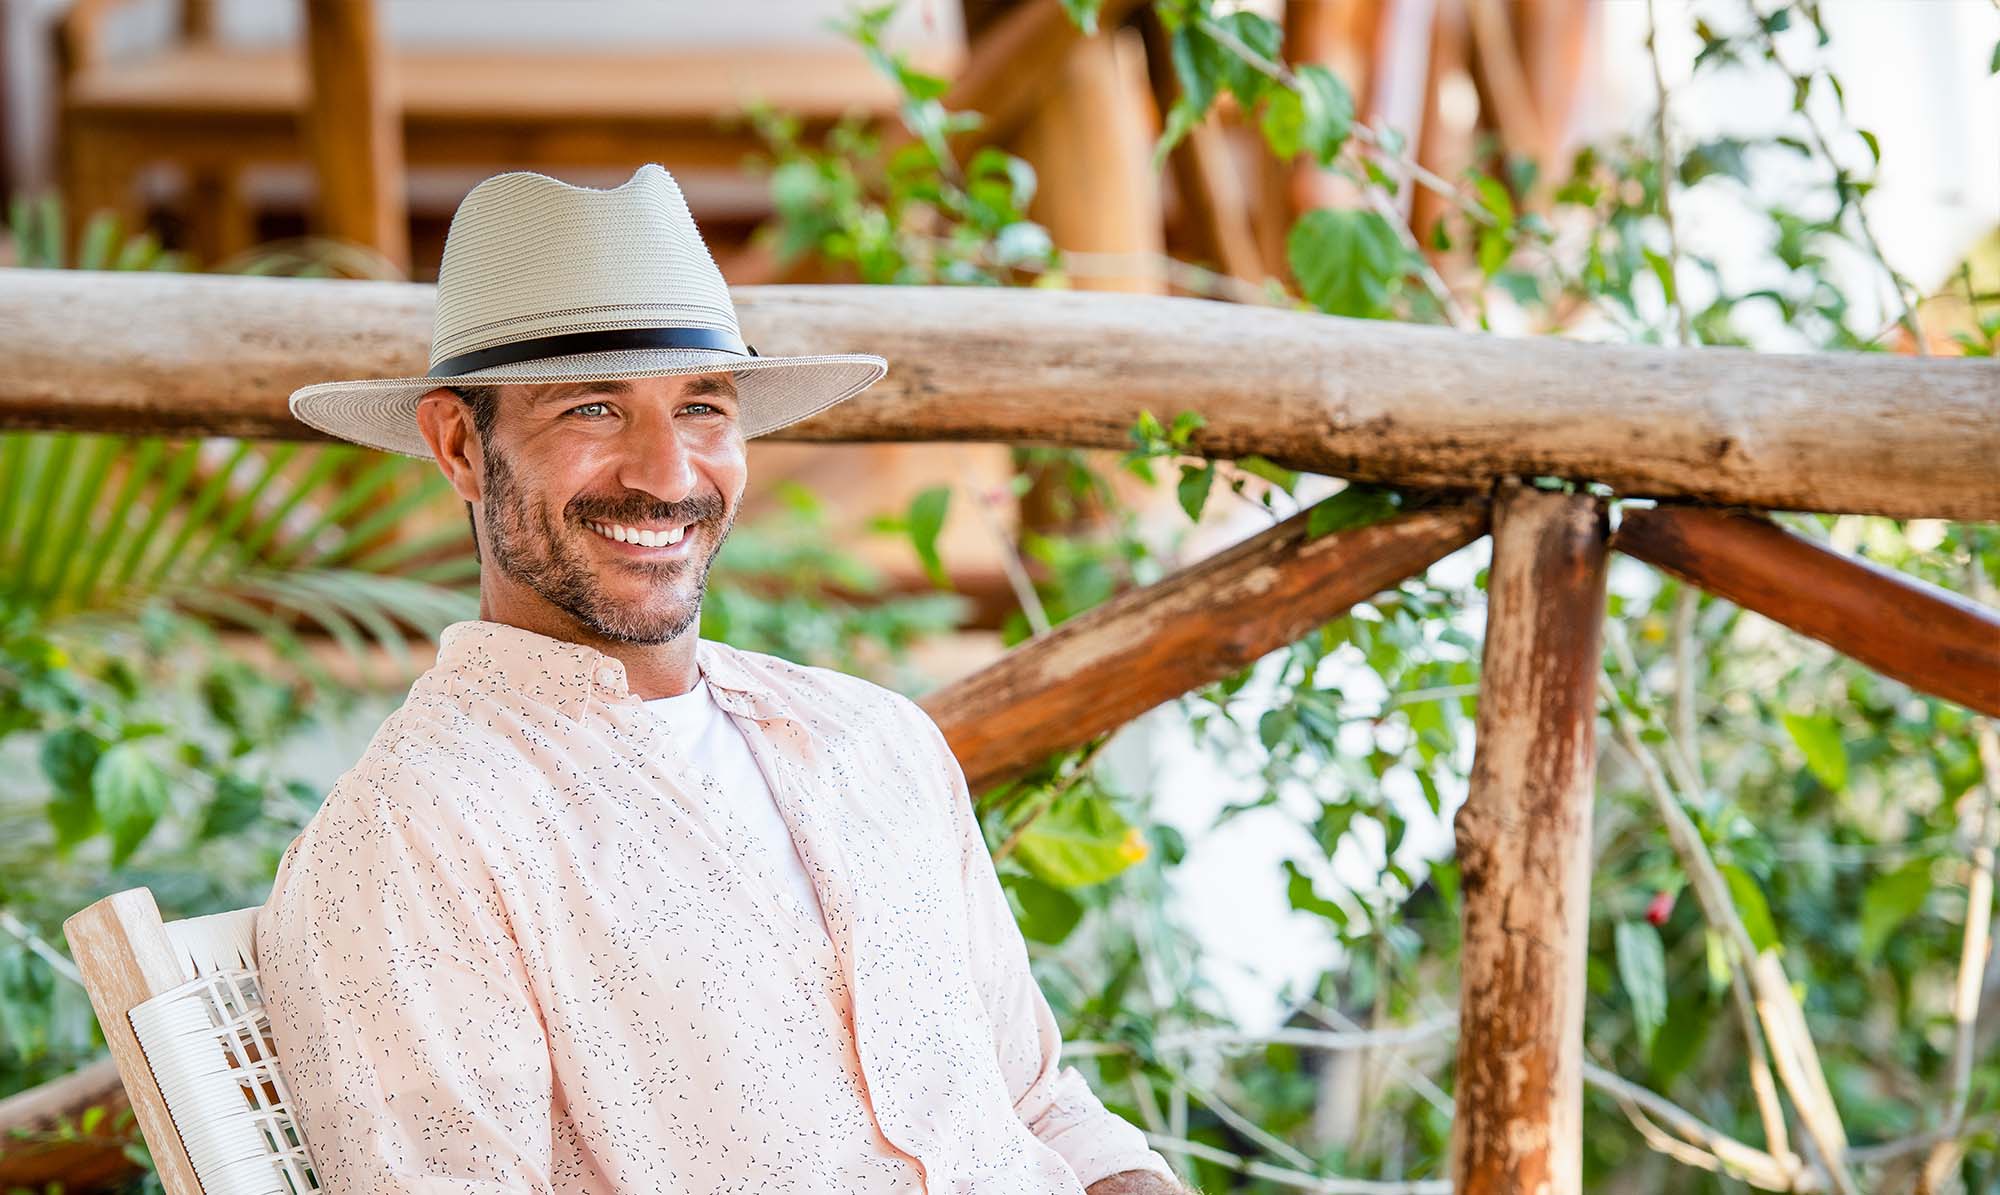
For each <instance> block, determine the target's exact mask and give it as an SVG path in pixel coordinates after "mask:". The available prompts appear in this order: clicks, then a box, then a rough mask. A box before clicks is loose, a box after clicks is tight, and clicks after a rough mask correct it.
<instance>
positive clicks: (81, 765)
mask: <svg viewBox="0 0 2000 1195" xmlns="http://www.w3.org/2000/svg"><path fill="white" fill-rule="evenodd" d="M103 753H104V744H103V743H102V742H100V741H99V740H98V738H97V736H96V735H94V734H92V733H90V732H89V731H88V730H85V729H84V728H82V727H80V726H65V727H63V728H62V729H61V730H58V731H55V732H54V733H52V734H50V735H49V736H48V737H47V738H44V739H43V740H42V749H41V764H42V774H43V775H45V776H47V777H48V780H49V784H50V786H51V787H53V788H54V789H55V795H54V797H52V798H51V799H50V801H49V803H48V806H47V809H46V812H47V816H48V819H49V824H50V825H52V826H53V827H54V828H55V832H56V842H55V845H56V850H57V851H58V852H62V853H67V851H68V850H69V848H70V847H72V846H74V845H75V844H77V843H79V842H82V841H83V840H84V839H86V838H89V837H90V836H91V835H92V834H95V833H97V831H98V828H99V826H100V824H101V823H100V822H99V820H98V816H97V800H96V797H95V796H94V795H93V794H92V792H91V787H90V776H91V773H92V772H93V771H94V770H95V769H96V767H97V760H98V757H99V756H101V755H102V754H103Z"/></svg>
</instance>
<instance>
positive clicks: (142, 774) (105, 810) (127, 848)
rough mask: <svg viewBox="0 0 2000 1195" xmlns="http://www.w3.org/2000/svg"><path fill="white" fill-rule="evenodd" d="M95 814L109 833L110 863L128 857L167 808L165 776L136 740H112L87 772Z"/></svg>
mask: <svg viewBox="0 0 2000 1195" xmlns="http://www.w3.org/2000/svg"><path fill="white" fill-rule="evenodd" d="M90 784H91V791H92V795H93V796H94V797H95V799H96V802H97V814H98V816H99V817H101V818H103V819H104V828H105V829H106V830H108V831H109V832H110V834H111V866H113V867H119V866H122V865H123V864H124V862H125V860H127V859H129V858H131V856H132V852H133V851H134V850H136V849H137V848H138V846H139V844H140V843H141V842H144V841H145V839H146V835H148V834H150V833H152V831H153V825H154V823H156V822H158V821H159V819H160V814H162V813H164V812H166V808H167V777H166V773H164V772H162V771H161V770H160V765H159V764H157V763H154V762H153V760H152V759H151V758H149V757H148V756H147V755H146V754H145V753H144V750H143V747H142V744H140V743H137V742H124V743H116V744H113V745H112V746H111V748H110V749H109V750H107V751H105V753H104V754H103V756H102V757H101V758H99V759H98V761H97V767H96V768H95V769H93V770H92V772H91V775H90Z"/></svg>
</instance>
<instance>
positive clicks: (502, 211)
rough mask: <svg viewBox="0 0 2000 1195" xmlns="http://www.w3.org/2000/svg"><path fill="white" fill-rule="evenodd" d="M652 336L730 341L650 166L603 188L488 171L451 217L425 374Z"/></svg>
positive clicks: (715, 291)
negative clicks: (538, 348) (621, 333)
mask: <svg viewBox="0 0 2000 1195" xmlns="http://www.w3.org/2000/svg"><path fill="white" fill-rule="evenodd" d="M659 327H687V328H708V329H713V330H715V331H719V332H725V333H727V334H728V335H730V336H732V337H740V335H741V332H740V331H739V329H738V327H737V323H736V307H735V305H734V304H733V303H732V302H731V301H730V298H729V285H728V283H726V282H725V281H723V277H722V271H721V270H720V269H718V268H717V267H716V264H715V259H714V258H713V257H712V256H710V255H709V252H708V246H707V245H706V244H705V243H704V242H703V241H702V238H701V231H700V230H699V229H698V228H696V227H695V222H694V216H693V214H692V213H690V212H689V211H688V206H687V199H686V198H685V197H684V196H683V195H682V194H681V189H680V184H679V183H677V182H675V181H674V176H673V175H671V174H669V173H668V172H667V171H666V169H665V168H664V167H662V166H660V165H658V164H657V163H651V162H649V163H647V164H646V165H644V166H641V167H640V168H639V169H638V170H637V171H636V172H634V173H633V175H632V177H631V178H630V179H628V180H626V181H625V182H623V183H621V184H619V185H618V186H616V187H613V188H610V189H608V190H606V189H600V188H596V187H578V186H573V185H571V184H569V183H566V182H563V181H562V180H560V179H555V178H551V177H549V176H548V175H546V174H537V173H535V172H534V171H531V170H517V171H510V172H508V173H506V174H496V175H494V176H493V177H491V178H489V179H486V180H485V181H484V182H481V183H480V184H479V185H478V186H476V187H474V188H472V190H471V191H470V192H468V193H467V194H466V196H465V199H464V200H463V201H461V202H460V203H459V205H458V210H457V211H456V212H455V213H453V215H452V218H451V228H450V230H449V231H448V232H447V233H446V234H445V245H444V260H443V262H442V264H441V265H440V266H439V267H438V285H437V307H436V310H435V313H434V314H433V316H432V321H431V359H430V364H431V368H432V370H436V368H437V367H438V365H439V364H440V363H441V362H444V361H446V360H449V359H451V358H453V357H457V356H459V355H461V354H464V353H470V352H475V351H477V350H480V349H486V348H491V347H493V346H495V345H502V344H510V343H512V342H514V341H518V340H527V339H530V338H534V337H539V336H553V335H559V334H563V333H570V332H595V331H603V330H609V329H617V328H659Z"/></svg>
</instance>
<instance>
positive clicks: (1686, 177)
mask: <svg viewBox="0 0 2000 1195" xmlns="http://www.w3.org/2000/svg"><path fill="white" fill-rule="evenodd" d="M1748 148H1749V142H1747V141H1744V140H1742V139H1741V138H1738V137H1718V138H1716V139H1715V140H1713V141H1704V142H1702V143H1701V144H1700V145H1697V146H1695V147H1694V148H1693V149H1691V150H1689V151H1688V152H1687V156H1686V157H1683V158H1682V159H1681V165H1680V179H1681V185H1682V186H1684V187H1691V186H1693V185H1694V184H1696V183H1698V182H1700V181H1701V180H1702V179H1705V178H1707V177H1709V176H1710V175H1712V174H1723V175H1727V176H1729V177H1730V178H1733V179H1735V180H1736V181H1737V182H1739V183H1744V184H1748V183H1749V181H1750V166H1749V163H1748V162H1747V161H1745V159H1744V151H1745V150H1746V149H1748Z"/></svg>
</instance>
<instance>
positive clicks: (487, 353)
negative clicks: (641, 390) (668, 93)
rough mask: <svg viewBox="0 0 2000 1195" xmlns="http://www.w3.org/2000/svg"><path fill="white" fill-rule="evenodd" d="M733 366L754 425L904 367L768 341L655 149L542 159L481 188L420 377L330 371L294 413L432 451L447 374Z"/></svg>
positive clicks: (415, 452)
mask: <svg viewBox="0 0 2000 1195" xmlns="http://www.w3.org/2000/svg"><path fill="white" fill-rule="evenodd" d="M722 371H727V372H728V373H730V374H731V375H733V376H734V378H735V380H736V390H737V395H738V412H739V414H738V418H739V422H740V423H741V425H742V428H743V435H744V436H745V437H746V438H748V437H751V436H761V435H763V434H764V433H766V432H769V431H774V430H776V429H778V428H781V427H784V426H785V425H786V424H789V423H796V422H798V421H799V420H801V419H804V418H805V417H806V416H808V415H811V414H813V413H814V412H817V411H822V410H825V409H826V408H827V407H830V406H832V405H833V404H834V403H837V402H840V401H841V400H843V399H846V398H852V397H853V396H854V395H856V394H859V393H860V392H861V391H863V390H865V389H867V388H868V387H869V386H871V385H873V384H874V383H875V382H876V381H878V380H880V379H881V377H882V376H883V375H884V374H886V373H888V372H889V363H888V362H887V361H884V360H883V359H882V358H880V357H877V356H874V355H873V354H869V353H829V354H823V355H814V356H805V357H765V356H761V355H759V354H758V352H757V350H756V349H755V348H753V347H751V346H750V345H748V344H745V343H744V341H743V335H742V332H741V331H740V330H739V329H738V327H737V324H736V308H735V305H734V304H732V303H731V302H730V299H729V287H728V284H727V283H725V282H724V281H723V279H722V271H720V270H719V269H717V268H716V265H715V260H714V259H713V258H712V257H710V256H709V253H708V247H707V245H705V244H704V243H703V242H702V239H701V232H700V230H698V229H697V228H696V227H695V223H694V217H693V216H692V215H691V214H689V212H688V206H687V200H686V199H685V198H683V197H682V195H681V189H680V185H679V184H678V183H676V182H675V181H674V176H673V175H671V174H669V173H667V171H666V170H665V169H664V168H663V167H661V166H659V165H657V164H655V163H651V162H649V163H647V164H646V165H644V166H641V167H639V169H638V170H637V171H636V172H635V173H634V174H633V175H632V177H631V178H630V179H628V180H626V181H625V182H623V183H621V184H619V185H618V186H616V187H612V188H610V189H608V190H607V189H599V188H595V187H577V186H572V185H570V184H569V183H565V182H562V181H561V180H559V179H554V178H550V177H549V176H548V175H545V174H536V173H535V172H533V171H530V170H518V171H511V172H509V173H506V174H496V175H494V176H493V177H492V178H489V179H486V180H485V181H484V182H481V183H480V184H479V185H478V186H476V187H474V188H472V190H471V191H470V192H469V193H467V195H466V197H465V199H464V200H463V201H462V202H460V203H459V205H458V211H457V212H455V213H454V214H453V215H452V218H451V229H450V231H449V232H447V233H446V235H445V245H444V261H443V263H442V264H441V265H440V266H439V267H438V284H437V310H436V314H435V315H434V316H433V319H432V323H431V356H430V372H428V373H426V374H425V375H424V376H423V377H419V378H367V379H362V380H358V381H347V382H318V383H315V384H313V385H310V386H304V387H301V388H300V389H298V390H295V391H293V392H292V397H291V408H292V414H293V415H295V416H296V417H298V419H299V420H300V421H302V422H304V423H308V424H311V425H312V426H313V427H316V428H319V429H320V430H321V431H324V432H327V433H329V434H331V435H335V436H338V437H340V438H341V439H343V440H351V441H353V442H354V443H356V444H365V445H367V446H368V447H370V448H380V449H384V450H386V451H389V452H398V453H402V454H403V455H404V456H414V457H420V458H423V459H425V460H428V459H430V457H431V450H430V446H429V445H428V444H426V443H425V442H424V437H423V435H422V433H421V432H419V431H418V430H417V400H418V399H419V398H421V397H423V395H425V394H426V393H428V392H429V391H431V390H434V389H436V388H437V387H439V386H444V385H453V384H460V385H498V384H501V383H519V382H577V381H604V380H610V379H615V378H646V377H664V376H669V375H673V374H686V373H711V372H722Z"/></svg>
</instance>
